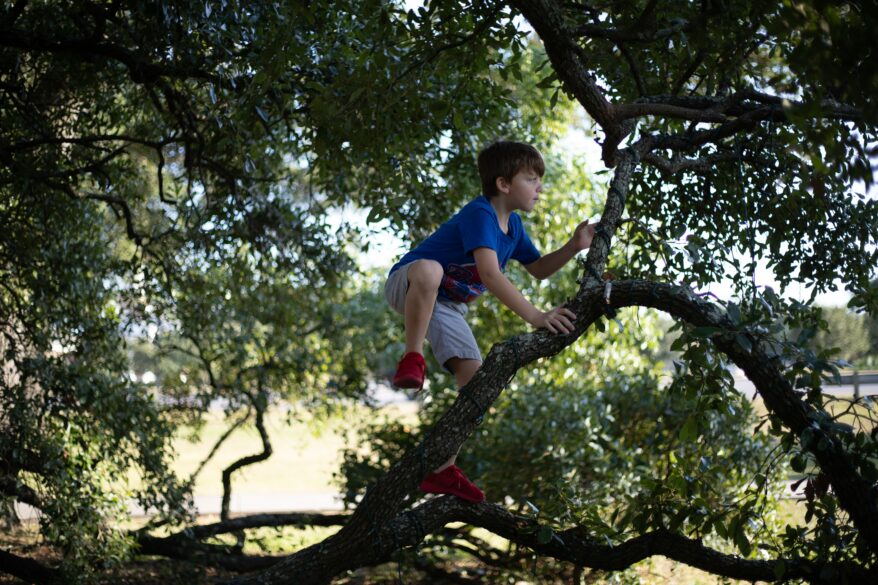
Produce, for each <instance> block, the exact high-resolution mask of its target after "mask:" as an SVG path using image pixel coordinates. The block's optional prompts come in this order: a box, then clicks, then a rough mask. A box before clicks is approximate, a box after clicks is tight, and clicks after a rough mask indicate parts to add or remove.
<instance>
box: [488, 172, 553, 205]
mask: <svg viewBox="0 0 878 585" xmlns="http://www.w3.org/2000/svg"><path fill="white" fill-rule="evenodd" d="M542 190H543V182H542V180H541V179H540V176H539V175H538V174H537V173H536V172H535V171H532V170H530V169H522V170H520V171H518V172H517V173H515V175H514V176H513V177H512V181H510V182H507V181H505V180H503V179H501V180H500V181H499V182H498V191H499V194H500V196H502V197H504V198H505V199H506V201H507V202H508V203H509V205H510V207H511V208H512V209H520V210H522V211H530V210H531V209H533V208H534V206H535V205H536V204H537V200H539V196H540V192H541V191H542Z"/></svg>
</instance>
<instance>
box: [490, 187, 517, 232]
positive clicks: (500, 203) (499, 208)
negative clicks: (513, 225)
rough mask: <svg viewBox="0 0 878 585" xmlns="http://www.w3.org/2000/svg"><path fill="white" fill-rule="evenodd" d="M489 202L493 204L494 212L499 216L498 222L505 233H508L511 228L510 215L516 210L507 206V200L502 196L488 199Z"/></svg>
mask: <svg viewBox="0 0 878 585" xmlns="http://www.w3.org/2000/svg"><path fill="white" fill-rule="evenodd" d="M488 201H489V202H490V203H491V207H493V208H494V212H495V213H496V214H497V222H498V223H499V224H500V227H501V228H502V229H503V231H506V230H507V229H508V227H509V215H510V214H511V213H512V212H513V211H515V210H514V209H512V208H511V207H509V206H508V205H507V202H506V199H504V198H503V197H502V196H501V195H495V196H494V197H488Z"/></svg>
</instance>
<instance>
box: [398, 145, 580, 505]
mask: <svg viewBox="0 0 878 585" xmlns="http://www.w3.org/2000/svg"><path fill="white" fill-rule="evenodd" d="M478 169H479V177H480V178H481V183H482V191H483V195H481V196H479V197H477V198H476V199H474V200H472V201H470V202H469V203H468V204H466V205H465V206H464V207H463V208H462V209H461V210H460V211H459V212H458V213H457V214H456V215H455V216H454V217H452V218H451V219H450V220H448V221H447V222H445V223H444V224H442V225H441V226H440V227H439V229H437V230H436V231H435V232H434V233H433V234H432V235H431V236H429V237H428V238H427V239H426V240H424V241H423V242H421V243H420V244H419V245H418V246H417V247H416V248H415V249H414V250H412V251H410V252H408V253H407V254H406V255H405V256H403V257H402V259H400V261H399V262H397V263H396V264H395V265H394V266H393V268H391V269H390V275H389V276H388V278H387V283H386V284H385V286H384V295H385V297H386V298H387V301H388V303H389V304H390V306H391V307H393V309H394V310H395V311H397V312H398V313H401V314H402V315H404V316H405V345H406V349H405V355H404V356H403V358H402V360H400V362H399V365H398V366H397V371H396V375H395V376H394V378H393V384H394V386H397V387H400V388H418V389H420V388H421V387H422V386H423V384H424V375H425V372H426V366H425V364H424V357H423V354H422V351H423V344H424V338H425V337H426V338H427V339H429V340H430V346H431V348H432V350H433V355H434V356H436V360H437V361H438V362H439V363H440V364H442V366H443V367H444V368H446V369H448V370H449V371H450V372H451V373H453V374H454V377H455V381H456V382H457V386H458V388H461V387H463V386H464V385H465V384H466V383H467V382H469V381H470V378H472V376H473V374H475V372H476V370H477V369H478V368H479V366H481V364H482V357H481V354H480V353H479V348H478V345H477V344H476V340H475V338H474V337H473V333H472V331H471V330H470V328H469V326H468V325H467V323H466V320H465V319H464V316H465V315H466V313H467V305H466V303H469V302H470V301H472V300H474V299H475V298H477V297H478V296H479V295H481V294H482V293H483V292H484V291H485V290H486V289H487V290H489V291H491V292H492V293H494V295H496V296H497V298H499V299H500V302H502V303H503V304H504V305H506V306H507V307H509V308H510V309H512V311H514V312H515V313H516V314H518V315H519V316H520V317H521V318H522V319H524V320H525V321H527V322H528V323H530V324H531V325H533V326H534V327H537V328H541V327H544V328H546V329H548V330H549V331H551V332H552V333H569V332H570V331H572V330H573V323H572V321H573V319H574V318H575V315H574V314H573V312H572V311H570V310H569V309H566V308H564V307H557V308H555V309H552V310H550V311H545V312H543V311H540V310H539V309H537V308H536V307H534V306H533V305H532V304H531V303H530V302H529V301H528V300H527V299H525V298H524V296H523V295H522V294H521V293H520V292H519V291H518V289H516V288H515V286H514V285H513V284H512V283H511V282H510V281H509V280H508V279H507V278H506V277H505V276H504V275H503V269H504V268H505V267H506V263H507V261H508V260H509V259H510V258H513V259H515V260H518V261H519V262H521V263H522V264H523V265H524V267H525V269H526V270H527V271H528V272H529V273H530V274H531V275H532V276H534V277H536V278H538V279H543V278H547V277H549V276H550V275H552V274H554V273H555V272H557V271H558V270H559V269H560V268H561V267H562V266H564V265H565V264H566V263H567V262H568V261H569V260H570V259H571V258H573V257H574V256H575V255H576V254H577V252H579V251H581V250H584V249H585V248H588V247H589V246H590V245H591V240H592V238H593V237H594V226H593V225H589V224H588V221H585V222H582V223H581V224H579V225H578V226H577V227H576V230H575V231H574V234H573V237H571V238H570V241H568V242H567V243H566V244H564V246H562V247H561V248H559V249H558V250H556V251H554V252H552V253H550V254H546V255H545V256H541V255H540V253H539V251H538V250H537V249H536V247H535V246H534V245H533V243H532V242H531V240H530V238H529V237H528V235H527V232H526V231H525V229H524V225H523V224H522V222H521V218H519V216H518V214H516V213H515V212H516V211H519V210H521V211H530V210H531V209H533V208H534V205H535V204H536V202H537V200H538V198H539V194H540V192H541V191H542V183H541V178H542V176H543V174H544V172H545V165H544V163H543V159H542V157H541V156H540V153H539V152H538V151H537V150H536V149H535V148H534V147H532V146H530V145H527V144H522V143H520V142H509V141H499V142H494V143H492V144H490V145H489V146H487V147H486V148H484V149H483V150H482V151H481V152H480V153H479V157H478ZM456 458H457V455H456V454H455V455H453V456H452V457H451V459H449V460H448V461H447V462H445V463H444V464H443V465H441V466H440V467H439V468H438V469H436V470H435V471H434V472H433V473H431V474H429V475H428V476H427V477H426V478H424V480H423V481H422V482H421V484H420V489H421V491H424V492H427V493H441V494H454V495H456V496H458V497H460V498H462V499H464V500H467V501H470V502H481V501H482V500H484V499H485V495H484V493H483V492H482V491H481V490H480V489H479V488H478V487H476V486H475V485H474V484H473V483H472V482H471V481H470V480H469V479H467V477H466V476H465V475H464V474H463V472H462V471H461V470H460V468H459V467H457V466H456V465H454V461H455V459H456Z"/></svg>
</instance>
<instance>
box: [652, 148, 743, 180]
mask: <svg viewBox="0 0 878 585" xmlns="http://www.w3.org/2000/svg"><path fill="white" fill-rule="evenodd" d="M737 160H741V157H740V156H738V155H737V154H735V153H734V152H719V153H716V154H712V155H709V156H704V157H701V158H694V159H692V158H683V157H681V156H675V157H674V158H672V159H670V160H668V159H666V158H664V157H662V156H659V155H658V154H656V153H654V152H650V153H647V154H644V155H643V162H645V163H649V164H651V165H653V166H655V167H656V168H658V169H659V170H660V171H662V172H663V173H666V174H669V175H674V174H676V173H679V172H680V171H693V172H695V173H699V174H711V173H714V172H716V165H717V164H721V163H724V162H733V161H737Z"/></svg>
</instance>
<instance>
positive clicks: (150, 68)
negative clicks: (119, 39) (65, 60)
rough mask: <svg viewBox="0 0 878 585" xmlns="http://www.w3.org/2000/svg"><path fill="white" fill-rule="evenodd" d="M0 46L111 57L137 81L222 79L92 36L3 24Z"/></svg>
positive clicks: (215, 81)
mask: <svg viewBox="0 0 878 585" xmlns="http://www.w3.org/2000/svg"><path fill="white" fill-rule="evenodd" d="M0 46H2V47H9V48H13V49H20V50H24V51H40V52H43V51H47V52H51V53H61V54H64V55H70V54H76V55H85V56H92V57H103V58H105V59H111V60H113V61H118V62H119V63H122V64H123V65H125V67H127V68H128V73H129V75H130V76H131V79H132V80H133V81H135V82H137V83H150V82H154V81H156V80H158V79H159V78H162V77H167V78H170V79H202V80H207V81H212V82H214V83H220V82H221V81H222V79H221V78H220V77H219V76H217V75H214V74H211V73H208V72H206V71H204V70H202V69H197V68H194V67H181V66H178V65H173V64H167V63H154V62H152V61H150V60H149V59H146V58H145V57H143V56H141V55H138V54H137V53H135V52H134V51H132V50H130V49H128V48H126V47H122V46H120V45H116V44H113V43H110V42H107V41H105V40H101V39H95V38H50V37H44V36H40V35H37V34H34V33H33V32H30V31H23V30H17V29H14V28H4V29H0Z"/></svg>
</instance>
